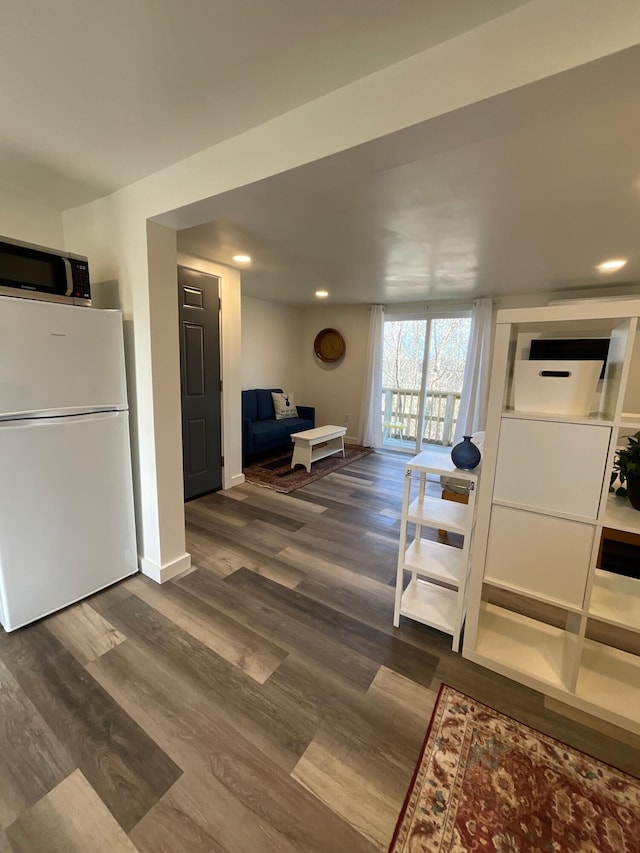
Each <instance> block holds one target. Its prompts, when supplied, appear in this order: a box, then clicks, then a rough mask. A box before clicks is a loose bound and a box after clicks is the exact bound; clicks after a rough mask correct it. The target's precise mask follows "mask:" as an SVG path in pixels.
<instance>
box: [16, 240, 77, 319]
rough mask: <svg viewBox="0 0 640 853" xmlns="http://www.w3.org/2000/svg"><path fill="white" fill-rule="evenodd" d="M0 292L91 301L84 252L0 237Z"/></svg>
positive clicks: (60, 300) (31, 297) (68, 301)
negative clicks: (62, 250) (73, 252)
mask: <svg viewBox="0 0 640 853" xmlns="http://www.w3.org/2000/svg"><path fill="white" fill-rule="evenodd" d="M0 294H2V295H4V296H23V297H26V298H28V299H44V300H46V301H48V302H66V303H67V304H68V305H91V285H90V284H89V262H88V260H87V258H85V257H84V256H83V255H74V254H71V253H70V252H60V251H57V250H56V249H47V248H46V247H45V246H34V245H33V244H31V243H23V242H21V241H19V240H13V239H11V238H10V237H0Z"/></svg>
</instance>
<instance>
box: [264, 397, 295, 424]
mask: <svg viewBox="0 0 640 853" xmlns="http://www.w3.org/2000/svg"><path fill="white" fill-rule="evenodd" d="M271 396H272V397H273V408H274V409H275V410H276V420H277V421H281V420H282V419H283V418H297V417H298V410H297V409H296V404H295V403H294V402H293V394H287V392H286V391H282V392H281V393H280V392H278V393H275V392H273V391H272V392H271Z"/></svg>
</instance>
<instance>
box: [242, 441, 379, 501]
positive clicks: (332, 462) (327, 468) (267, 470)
mask: <svg viewBox="0 0 640 853" xmlns="http://www.w3.org/2000/svg"><path fill="white" fill-rule="evenodd" d="M292 453H293V451H289V452H288V453H285V454H282V453H280V454H278V455H277V456H270V457H269V458H267V459H262V460H257V461H255V462H252V463H251V465H249V467H248V468H245V469H244V471H243V473H244V476H245V479H246V480H247V481H248V482H249V483H256V484H257V485H258V486H265V487H266V488H267V489H274V490H275V491H276V492H284V494H285V495H288V494H289V492H293V491H294V490H295V489H300V488H302V486H308V485H309V483H313V482H314V481H315V480H319V479H320V478H321V477H326V476H327V474H332V473H333V472H334V471H338V470H339V469H340V468H344V466H345V465H350V464H351V463H352V462H355V461H356V459H361V458H362V457H363V456H368V455H369V453H373V450H372V449H371V448H370V447H358V446H357V445H355V444H345V447H344V459H343V458H342V455H340V454H336V455H335V456H326V457H325V458H324V459H318V461H317V462H314V463H313V464H312V465H311V473H310V474H307V470H306V468H302V467H300V466H296V468H294V469H293V470H292V469H291V457H292Z"/></svg>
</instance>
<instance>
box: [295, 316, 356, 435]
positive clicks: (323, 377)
mask: <svg viewBox="0 0 640 853" xmlns="http://www.w3.org/2000/svg"><path fill="white" fill-rule="evenodd" d="M370 316H371V310H370V308H369V306H368V305H339V306H335V307H332V306H329V305H326V306H325V305H323V306H322V307H318V308H315V307H314V308H305V309H303V312H302V355H301V359H300V364H301V366H302V387H303V391H302V396H303V397H304V398H305V402H308V403H309V404H310V405H312V406H315V407H316V424H317V425H318V426H322V425H324V424H337V425H338V426H343V425H344V426H346V427H347V440H348V441H351V442H354V443H358V442H359V440H360V436H359V435H358V424H359V421H360V405H361V399H362V386H363V382H364V372H365V368H366V361H367V346H368V341H369V318H370ZM327 328H328V329H337V330H338V331H339V332H340V334H341V335H342V337H343V338H344V341H345V344H346V348H345V354H344V357H343V358H342V359H341V360H340V361H339V362H336V363H335V364H325V363H324V362H322V361H320V359H319V358H317V357H316V355H315V353H314V350H313V342H314V340H315V337H316V335H317V334H318V332H320V331H322V329H327ZM345 415H348V416H349V419H348V422H345Z"/></svg>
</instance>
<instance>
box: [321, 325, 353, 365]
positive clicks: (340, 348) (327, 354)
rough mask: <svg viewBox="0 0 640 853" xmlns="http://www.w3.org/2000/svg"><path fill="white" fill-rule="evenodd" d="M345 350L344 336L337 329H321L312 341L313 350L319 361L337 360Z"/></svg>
mask: <svg viewBox="0 0 640 853" xmlns="http://www.w3.org/2000/svg"><path fill="white" fill-rule="evenodd" d="M345 350H346V344H345V342H344V338H343V337H342V335H341V334H340V332H339V331H338V330H337V329H323V330H322V331H321V332H318V334H317V335H316V339H315V341H314V342H313V351H314V352H315V354H316V355H317V356H318V358H319V359H320V361H326V362H333V361H339V360H340V359H341V358H342V356H343V355H344V353H345Z"/></svg>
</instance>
